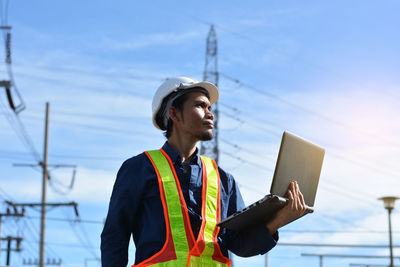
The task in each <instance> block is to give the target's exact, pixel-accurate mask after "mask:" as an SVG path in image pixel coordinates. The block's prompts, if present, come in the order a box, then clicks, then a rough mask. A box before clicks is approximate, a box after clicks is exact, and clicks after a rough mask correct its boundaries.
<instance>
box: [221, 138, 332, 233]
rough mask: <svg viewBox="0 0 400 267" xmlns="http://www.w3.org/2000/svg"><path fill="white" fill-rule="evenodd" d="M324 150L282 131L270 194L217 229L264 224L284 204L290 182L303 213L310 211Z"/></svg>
mask: <svg viewBox="0 0 400 267" xmlns="http://www.w3.org/2000/svg"><path fill="white" fill-rule="evenodd" d="M324 155H325V149H323V148H322V147H320V146H317V145H315V144H313V143H311V142H309V141H307V140H305V139H303V138H301V137H299V136H296V135H294V134H292V133H290V132H287V131H285V132H284V133H283V136H282V141H281V146H280V149H279V155H278V159H277V162H276V166H275V172H274V177H273V180H272V184H271V190H270V194H268V195H266V196H265V197H264V198H262V199H260V200H259V201H257V202H256V203H253V204H252V205H250V206H248V207H246V208H245V209H243V210H241V211H238V212H236V213H234V214H232V215H231V216H229V217H228V218H226V219H224V220H222V221H221V222H219V223H218V224H217V225H218V226H220V227H225V228H228V229H232V230H241V229H244V228H247V227H249V226H251V225H253V224H258V223H266V222H268V221H269V220H271V219H273V218H274V216H275V215H276V212H277V211H278V210H279V209H281V208H283V207H284V206H285V205H286V204H287V203H288V198H286V196H285V195H286V192H287V190H288V187H289V184H290V182H292V181H297V183H298V184H299V187H300V191H301V192H302V194H303V197H304V202H305V203H306V205H307V212H306V213H311V212H313V211H314V201H315V196H316V194H317V188H318V181H319V177H320V174H321V168H322V162H323V159H324Z"/></svg>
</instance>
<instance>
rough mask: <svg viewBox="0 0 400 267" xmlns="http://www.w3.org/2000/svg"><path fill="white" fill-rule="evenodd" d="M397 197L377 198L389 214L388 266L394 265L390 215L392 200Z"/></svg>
mask: <svg viewBox="0 0 400 267" xmlns="http://www.w3.org/2000/svg"><path fill="white" fill-rule="evenodd" d="M397 199H399V198H398V197H381V198H379V200H382V201H383V205H384V207H385V209H387V210H388V215H389V248H390V267H394V264H393V244H392V221H391V218H390V215H391V214H392V210H393V209H394V202H395V201H396V200H397Z"/></svg>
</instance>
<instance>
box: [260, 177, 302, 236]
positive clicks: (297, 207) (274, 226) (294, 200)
mask: <svg viewBox="0 0 400 267" xmlns="http://www.w3.org/2000/svg"><path fill="white" fill-rule="evenodd" d="M287 195H288V197H289V203H288V204H287V205H286V206H285V207H283V208H282V209H281V210H279V211H278V213H277V215H276V217H275V218H274V219H273V220H272V221H270V222H268V223H267V224H266V227H267V229H268V230H269V232H270V233H271V235H273V234H275V232H276V231H277V230H278V229H279V228H281V227H282V226H284V225H286V224H288V223H290V222H292V221H294V220H296V219H298V218H300V217H301V216H303V215H304V213H305V212H306V204H305V202H304V198H303V194H302V193H301V191H300V188H299V185H298V184H297V182H296V181H293V182H291V183H290V185H289V189H288V192H287Z"/></svg>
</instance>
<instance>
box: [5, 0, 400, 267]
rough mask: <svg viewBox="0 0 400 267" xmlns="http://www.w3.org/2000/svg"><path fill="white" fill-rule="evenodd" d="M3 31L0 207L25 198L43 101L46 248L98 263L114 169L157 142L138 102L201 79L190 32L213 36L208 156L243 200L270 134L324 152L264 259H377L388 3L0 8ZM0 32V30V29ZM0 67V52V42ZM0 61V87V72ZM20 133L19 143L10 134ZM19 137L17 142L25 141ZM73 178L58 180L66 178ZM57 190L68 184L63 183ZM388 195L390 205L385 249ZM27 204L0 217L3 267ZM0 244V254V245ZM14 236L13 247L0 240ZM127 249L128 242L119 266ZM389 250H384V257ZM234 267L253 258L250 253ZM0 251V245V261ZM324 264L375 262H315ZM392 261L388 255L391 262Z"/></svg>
mask: <svg viewBox="0 0 400 267" xmlns="http://www.w3.org/2000/svg"><path fill="white" fill-rule="evenodd" d="M0 4H1V10H0V13H1V23H2V25H9V26H11V27H12V29H11V31H10V32H11V58H12V64H11V75H12V77H13V80H14V85H15V86H14V87H13V91H12V92H13V96H14V98H15V101H16V102H17V103H19V99H18V97H17V93H19V94H20V96H21V97H22V99H23V102H24V103H25V106H26V108H25V109H24V110H23V111H21V112H20V113H19V114H18V116H16V115H15V114H14V113H13V112H12V111H11V109H10V108H9V106H8V102H7V98H6V94H5V92H0V107H1V109H0V112H1V113H2V114H1V115H0V170H1V173H2V174H1V175H0V200H1V205H0V213H5V212H6V208H7V205H6V204H5V202H4V201H6V200H7V201H12V202H15V203H26V202H32V203H38V202H40V200H41V181H42V178H41V171H40V168H39V167H17V166H15V165H14V164H16V163H23V164H36V163H37V162H38V161H39V160H41V159H42V154H43V146H44V145H43V143H44V142H43V140H44V113H45V103H46V102H49V103H50V124H49V164H52V165H57V164H58V165H76V166H77V167H76V175H75V178H74V179H73V172H74V168H71V167H59V168H55V167H53V168H51V172H50V173H51V180H50V182H49V186H48V194H47V201H48V202H52V203H67V202H71V201H75V202H77V203H78V210H79V215H80V219H81V221H80V222H77V221H76V215H75V213H74V210H73V209H72V208H71V207H68V206H62V207H57V208H52V209H49V210H48V213H47V217H48V219H47V223H46V257H47V258H50V259H55V260H59V259H62V264H61V266H65V267H78V266H85V267H95V266H100V265H101V264H100V262H99V261H98V260H97V259H98V258H99V257H100V251H99V246H100V233H101V231H102V227H103V221H104V219H105V217H106V214H107V209H108V202H109V198H110V195H111V191H112V186H113V183H114V181H115V176H116V173H117V171H118V169H119V167H120V166H121V164H122V162H123V161H124V160H125V159H127V158H129V157H132V156H134V155H137V154H139V153H141V152H143V151H144V150H149V149H156V148H159V147H161V146H162V145H163V143H164V142H165V138H164V137H163V136H162V133H161V132H160V131H158V130H157V129H156V128H154V126H153V125H152V122H151V101H152V96H153V94H154V92H155V91H156V89H157V88H158V86H159V85H160V84H161V83H162V82H163V81H164V79H165V78H167V77H172V76H179V75H186V76H189V77H193V78H196V79H198V80H202V79H203V72H204V66H205V54H206V38H207V34H208V32H209V30H210V26H211V25H214V27H215V31H216V34H217V38H218V72H219V77H220V79H219V83H218V86H219V90H220V100H219V104H218V108H219V111H220V113H219V114H220V117H219V137H220V139H219V149H220V157H219V159H220V160H219V165H220V166H221V167H222V168H223V169H225V170H226V171H228V172H230V173H232V174H233V175H234V177H235V179H236V181H237V183H238V184H239V187H240V190H241V193H242V196H243V198H244V201H245V202H246V204H251V203H252V202H254V201H256V200H258V199H259V198H261V197H263V196H264V195H265V194H268V192H269V187H270V184H271V180H272V176H273V169H274V166H275V162H276V157H277V154H278V150H279V144H280V139H281V135H282V132H283V131H284V130H289V131H291V132H293V133H295V134H297V135H299V136H301V137H303V138H306V139H308V140H310V141H312V142H314V143H316V144H318V145H320V146H322V147H324V148H325V149H326V155H325V160H324V163H323V168H322V172H321V177H320V182H319V188H318V192H317V198H316V202H315V212H314V213H313V214H309V215H307V216H305V217H303V218H301V219H299V220H297V221H295V222H293V223H291V224H289V225H287V226H285V227H283V228H282V229H280V239H279V242H278V245H277V246H276V247H275V248H274V249H273V250H271V251H270V252H269V253H268V264H269V265H268V266H270V267H271V266H272V267H274V266H280V267H281V266H296V267H303V266H304V267H305V266H307V267H312V266H319V259H318V258H317V257H311V256H302V254H304V253H308V254H311V253H313V254H329V255H332V254H346V255H372V256H387V255H389V250H388V248H354V247H352V248H350V247H326V246H325V247H321V246H307V245H306V244H339V245H361V244H362V245H387V244H388V242H389V241H388V215H387V211H386V210H385V209H384V208H383V203H382V202H381V201H379V200H378V198H380V197H383V196H400V189H399V188H400V180H399V172H400V166H399V164H398V162H399V159H400V142H399V140H398V136H399V134H400V125H399V123H398V118H397V117H398V115H399V114H400V113H399V112H400V107H399V102H400V93H399V91H398V87H399V84H400V75H399V72H400V63H399V62H400V52H399V47H400V36H399V34H398V28H399V25H400V18H399V16H398V14H399V11H400V3H399V2H398V1H394V0H384V1H374V0H363V1H361V0H353V1H344V0H337V1H311V0H305V1H293V0H289V1H236V0H235V1H208V0H205V1H159V0H155V1H103V0H98V1H93V0H88V1H76V0H70V1H64V0H59V1H49V0H36V1H21V0H14V1H5V0H2V1H0ZM3 33H4V32H3ZM2 46H3V49H0V60H1V61H2V62H4V61H3V60H4V59H5V57H6V55H5V52H4V51H5V48H4V47H5V45H4V42H3V41H2ZM8 70H9V68H8V67H7V65H6V64H5V63H2V64H0V75H1V77H0V80H9V79H10V72H9V71H8ZM27 139H29V140H30V141H29V142H27V141H26V140H27ZM29 144H31V145H29ZM72 181H73V183H72ZM71 185H72V186H71ZM399 203H400V202H398V203H397V204H396V207H395V210H394V211H393V213H392V226H393V242H394V244H395V245H399V244H400V243H399V239H400V230H399V227H400V216H399V212H398V210H399V208H400V206H399ZM39 217H40V213H39V210H38V209H34V208H27V209H26V216H25V217H23V218H4V217H3V219H2V224H1V236H2V237H4V236H7V235H11V236H20V237H23V238H24V240H23V242H22V243H21V247H22V252H19V253H16V252H12V254H11V264H12V265H13V266H22V265H23V263H24V262H25V263H27V262H29V260H31V261H34V260H35V259H37V258H38V240H39V225H40V223H39ZM5 245H6V244H5V242H4V241H3V242H2V244H1V247H2V248H3V249H4V248H5ZM14 245H15V244H14ZM134 251H135V248H134V246H133V245H131V247H130V249H129V253H130V255H129V264H130V265H131V264H133V262H134ZM394 253H395V256H400V249H398V248H396V249H395V250H394ZM233 260H234V266H265V256H255V257H251V258H240V257H236V256H234V258H233ZM5 261H6V255H5V253H4V252H3V251H1V253H0V264H4V263H5ZM323 261H324V262H323V263H324V265H323V266H326V267H337V266H349V265H350V264H352V263H353V264H371V263H373V264H388V263H389V260H388V258H376V259H366V258H339V257H325V258H324V260H323ZM395 263H396V264H400V262H399V259H396V261H395Z"/></svg>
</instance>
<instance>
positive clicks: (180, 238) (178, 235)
mask: <svg viewBox="0 0 400 267" xmlns="http://www.w3.org/2000/svg"><path fill="white" fill-rule="evenodd" d="M148 153H149V155H150V157H151V159H152V160H153V162H154V164H155V165H156V167H157V170H158V172H159V174H160V177H161V180H162V184H163V188H164V192H165V199H166V202H167V208H168V217H169V223H170V227H171V234H172V239H173V241H174V246H175V253H176V255H177V258H178V260H179V259H180V258H181V257H183V255H186V257H185V258H181V259H182V261H184V262H186V260H187V257H188V253H189V245H188V241H187V238H186V231H185V224H184V220H183V214H182V209H181V203H180V199H179V194H178V188H177V185H176V182H175V178H174V174H173V172H172V170H171V167H170V166H169V163H168V161H167V159H166V158H165V156H164V155H163V154H162V152H161V151H159V150H153V151H148ZM162 266H168V265H162Z"/></svg>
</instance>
